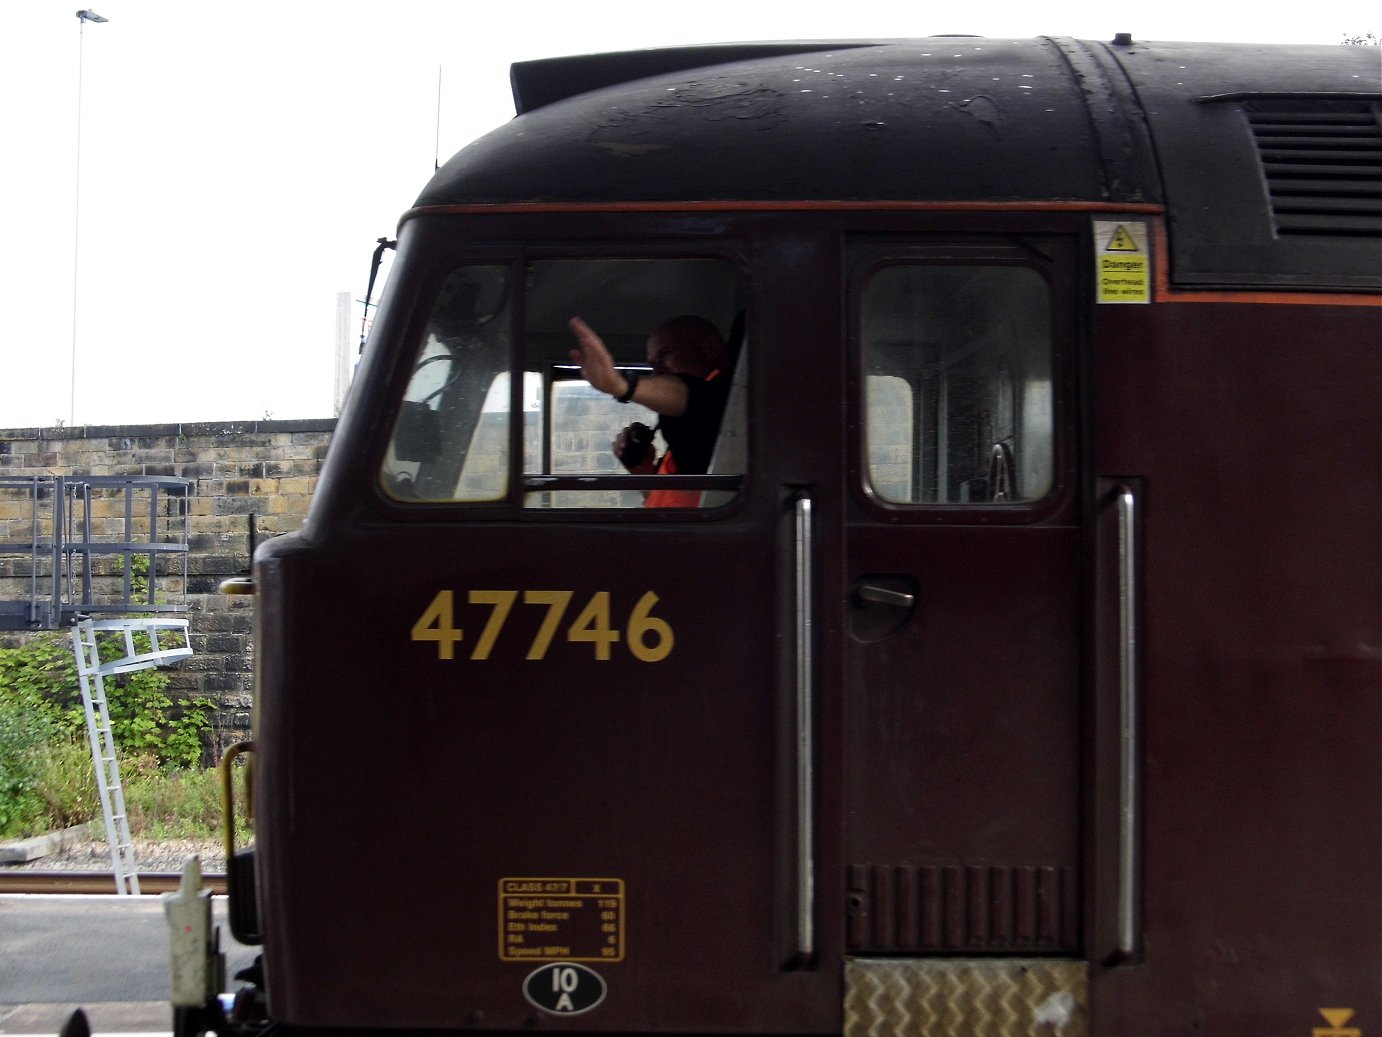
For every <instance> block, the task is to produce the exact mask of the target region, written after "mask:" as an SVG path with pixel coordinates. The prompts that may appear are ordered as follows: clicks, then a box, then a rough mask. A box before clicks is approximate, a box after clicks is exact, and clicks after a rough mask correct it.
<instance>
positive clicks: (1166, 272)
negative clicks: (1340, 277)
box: [1152, 220, 1382, 306]
mask: <svg viewBox="0 0 1382 1037" xmlns="http://www.w3.org/2000/svg"><path fill="white" fill-rule="evenodd" d="M1152 232H1153V233H1154V234H1155V235H1156V301H1157V302H1159V303H1160V302H1164V303H1182V302H1217V303H1251V304H1253V305H1257V306H1262V305H1268V306H1382V293H1374V292H1324V291H1310V290H1309V289H1305V290H1299V289H1298V290H1296V291H1264V290H1263V289H1261V288H1249V289H1244V290H1243V291H1226V290H1224V289H1214V290H1206V291H1199V290H1196V289H1187V288H1172V287H1171V269H1170V267H1171V263H1170V259H1169V258H1168V257H1169V256H1170V254H1171V252H1170V245H1169V239H1168V237H1167V234H1166V221H1165V220H1155V221H1153V227H1152Z"/></svg>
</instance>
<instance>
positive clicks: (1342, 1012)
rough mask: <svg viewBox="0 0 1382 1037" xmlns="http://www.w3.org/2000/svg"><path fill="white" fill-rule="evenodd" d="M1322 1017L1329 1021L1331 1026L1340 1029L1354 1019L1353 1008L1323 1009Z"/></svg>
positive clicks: (1321, 1011)
mask: <svg viewBox="0 0 1382 1037" xmlns="http://www.w3.org/2000/svg"><path fill="white" fill-rule="evenodd" d="M1320 1015H1322V1016H1324V1017H1325V1018H1326V1019H1328V1020H1329V1025H1330V1026H1332V1027H1334V1029H1336V1030H1337V1029H1338V1028H1339V1027H1341V1026H1343V1025H1344V1023H1346V1022H1348V1021H1349V1020H1350V1019H1352V1018H1353V1009H1352V1008H1321V1009H1320Z"/></svg>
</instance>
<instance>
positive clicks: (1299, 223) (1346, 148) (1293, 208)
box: [1245, 98, 1382, 238]
mask: <svg viewBox="0 0 1382 1037" xmlns="http://www.w3.org/2000/svg"><path fill="white" fill-rule="evenodd" d="M1245 114H1246V115H1247V119H1248V125H1249V127H1250V128H1251V130H1252V135H1253V140H1254V141H1255V142H1256V144H1257V155H1258V158H1259V159H1260V160H1261V162H1262V174H1263V177H1264V179H1265V180H1266V182H1267V190H1268V193H1269V196H1270V199H1271V208H1272V218H1273V220H1274V221H1275V225H1276V231H1277V233H1278V234H1346V235H1365V236H1368V237H1373V238H1382V124H1380V123H1379V121H1378V106H1377V105H1375V104H1367V103H1365V102H1361V101H1342V100H1340V101H1327V100H1310V99H1288V98H1283V99H1281V100H1277V101H1256V102H1253V103H1251V104H1249V105H1247V106H1246V110H1245Z"/></svg>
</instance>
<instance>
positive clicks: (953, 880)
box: [842, 239, 1081, 961]
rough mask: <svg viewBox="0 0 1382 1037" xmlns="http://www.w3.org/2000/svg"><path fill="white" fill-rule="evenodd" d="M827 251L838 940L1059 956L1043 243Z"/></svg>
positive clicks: (1069, 871)
mask: <svg viewBox="0 0 1382 1037" xmlns="http://www.w3.org/2000/svg"><path fill="white" fill-rule="evenodd" d="M1012 241H1013V239H1008V240H1006V241H1004V242H1003V243H1002V244H994V245H992V246H986V245H983V244H965V245H963V246H955V247H946V246H935V247H928V246H924V245H917V246H905V247H887V248H877V247H871V246H869V245H867V244H866V243H860V242H856V244H855V248H854V251H853V253H852V255H851V257H850V275H851V300H852V324H853V340H854V346H855V350H856V353H855V370H856V372H857V376H856V377H857V383H856V385H855V387H854V393H853V405H854V407H855V408H856V414H855V421H854V422H853V423H852V425H853V428H854V429H856V430H857V432H856V436H855V440H854V442H853V444H852V452H853V455H854V462H853V463H854V478H853V483H854V486H855V491H856V492H855V494H854V498H853V500H852V501H851V502H850V503H849V504H848V506H847V514H846V567H845V571H844V574H843V575H844V579H845V582H846V586H845V587H844V588H843V594H842V601H843V608H844V616H843V619H842V625H843V629H844V631H845V645H846V647H845V654H844V662H845V696H846V699H845V749H846V763H845V806H846V824H845V839H846V850H845V852H846V866H847V890H848V892H847V928H846V941H845V942H846V950H847V953H848V954H850V955H887V956H890V957H898V956H916V957H919V958H920V957H925V956H945V957H946V958H947V959H949V960H952V961H953V960H954V959H956V958H957V957H958V958H962V959H973V958H976V957H992V958H1006V959H1011V958H1025V957H1031V956H1055V957H1063V956H1064V957H1069V956H1074V955H1076V954H1077V953H1078V952H1079V949H1080V927H1081V919H1080V894H1079V889H1080V870H1079V869H1080V849H1081V826H1080V795H1079V776H1080V761H1079V753H1078V748H1079V736H1080V691H1079V688H1080V681H1079V651H1078V649H1079V644H1080V624H1079V617H1080V576H1079V548H1080V513H1079V494H1078V492H1077V481H1076V471H1077V466H1076V457H1077V443H1076V436H1075V427H1076V426H1075V421H1074V400H1075V394H1074V391H1073V387H1074V384H1075V379H1074V371H1073V361H1074V354H1075V349H1074V345H1073V334H1072V321H1071V317H1070V309H1071V303H1070V298H1071V291H1070V288H1069V285H1070V277H1069V273H1070V270H1071V268H1072V265H1073V259H1072V257H1073V252H1072V251H1071V250H1070V249H1069V248H1068V247H1067V245H1066V243H1065V242H1064V241H1061V240H1051V239H1047V240H1036V239H1031V240H1021V241H1017V242H1015V243H1013V244H1010V243H1009V242H1012Z"/></svg>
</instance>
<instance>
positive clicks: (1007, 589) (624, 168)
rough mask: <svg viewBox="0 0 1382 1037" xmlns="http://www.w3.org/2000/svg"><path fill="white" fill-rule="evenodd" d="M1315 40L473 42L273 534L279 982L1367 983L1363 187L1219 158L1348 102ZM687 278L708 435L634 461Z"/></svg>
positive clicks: (1247, 151) (1381, 438)
mask: <svg viewBox="0 0 1382 1037" xmlns="http://www.w3.org/2000/svg"><path fill="white" fill-rule="evenodd" d="M1349 50H1350V49H1349V48H1333V49H1332V50H1331V49H1329V48H1317V49H1314V50H1310V49H1308V48H1282V49H1275V50H1274V49H1269V48H1246V47H1245V48H1234V47H1211V46H1200V45H1169V44H1168V45H1143V44H1133V43H1127V42H1124V43H1120V44H1118V45H1104V44H1093V43H1079V42H1076V41H1069V40H1050V39H1043V40H1035V41H990V40H975V39H933V40H919V41H912V42H890V43H865V42H858V41H856V42H850V43H839V44H826V43H821V44H764V45H740V46H734V47H724V48H700V49H697V48H691V49H686V50H674V51H665V52H650V53H647V54H640V55H618V56H605V57H595V58H579V59H567V60H563V61H558V62H551V63H547V62H541V63H534V64H532V65H529V66H523V67H519V68H518V69H516V70H515V97H516V100H517V103H518V107H519V112H520V114H519V117H518V118H517V119H515V120H514V122H513V123H512V124H510V125H509V126H507V127H504V128H502V129H500V130H497V131H495V133H493V134H491V135H490V136H488V137H486V138H483V139H482V140H481V141H479V142H477V143H476V144H474V145H472V146H471V147H470V148H468V149H466V150H465V151H462V152H461V153H460V154H459V155H458V156H456V158H454V159H453V160H452V161H451V162H450V163H449V164H447V165H446V166H445V167H444V168H443V169H441V170H440V171H439V172H438V174H437V176H436V177H435V178H434V180H433V182H432V183H431V184H430V185H429V186H428V187H427V189H426V190H425V191H424V192H423V195H422V196H421V197H420V198H419V200H418V203H417V205H416V207H415V208H414V209H412V210H411V211H409V212H408V213H407V214H406V215H405V217H404V220H403V222H402V224H401V227H400V232H399V236H398V257H397V260H396V262H395V264H394V267H393V270H392V273H391V276H390V283H389V285H388V288H387V291H386V293H385V296H384V299H383V301H382V303H381V307H380V311H379V314H378V317H377V319H376V321H375V324H374V328H373V331H372V334H371V339H370V343H369V346H368V349H367V350H366V353H365V355H364V358H363V360H362V363H361V367H360V372H359V375H358V379H357V384H356V386H355V387H354V389H353V391H352V395H351V399H350V400H349V403H348V405H347V408H346V411H345V413H344V414H343V415H342V418H341V421H340V424H339V427H338V430H337V433H336V437H335V440H334V442H333V444H332V449H331V453H330V456H329V458H328V460H327V463H326V468H325V470H324V472H323V475H322V479H321V481H320V484H319V489H318V494H317V496H316V498H315V499H314V501H313V505H312V510H311V514H310V515H309V518H308V521H307V523H306V525H305V526H304V528H303V529H302V531H301V532H300V533H298V534H294V535H291V536H284V537H279V538H276V539H274V540H273V541H272V542H270V543H266V544H264V545H262V546H261V547H260V548H259V550H258V552H257V555H256V560H255V581H256V587H257V592H258V602H257V609H256V623H257V637H256V660H257V662H256V665H257V672H258V690H257V695H256V702H255V710H256V715H255V736H256V779H257V793H256V798H257V806H258V818H257V849H256V857H255V869H256V875H257V883H256V884H257V894H258V907H259V923H260V928H261V929H262V933H263V937H264V942H265V974H266V986H267V995H268V1002H269V1011H270V1015H271V1016H272V1018H273V1019H274V1021H275V1022H276V1023H277V1024H279V1025H280V1026H281V1027H282V1028H283V1031H284V1032H289V1033H298V1032H301V1033H325V1032H342V1033H345V1032H352V1031H355V1032H360V1031H364V1030H381V1029H388V1030H391V1031H408V1032H413V1031H417V1032H436V1031H450V1032H469V1033H487V1032H493V1033H502V1032H511V1031H514V1030H521V1029H528V1028H532V1027H537V1026H541V1027H543V1028H549V1029H554V1030H563V1031H572V1032H582V1033H597V1032H598V1033H653V1032H666V1033H683V1034H709V1033H737V1034H772V1033H780V1034H841V1033H844V1034H851V1035H854V1034H860V1035H862V1034H899V1035H900V1034H903V1033H913V1032H916V1033H960V1032H963V1033H974V1034H982V1033H1000V1032H1002V1033H1008V1032H1013V1033H1031V1034H1038V1033H1040V1034H1048V1033H1054V1034H1065V1035H1074V1034H1097V1035H1110V1034H1122V1033H1165V1032H1178V1031H1179V1030H1189V1029H1194V1028H1196V1027H1200V1028H1204V1029H1205V1030H1206V1031H1207V1032H1214V1033H1224V1034H1238V1033H1242V1034H1247V1033H1255V1032H1260V1029H1261V1026H1262V1025H1270V1026H1271V1027H1277V1028H1281V1029H1283V1031H1285V1030H1289V1029H1290V1028H1291V1027H1294V1026H1299V1027H1302V1028H1304V1027H1308V1026H1310V1025H1312V1024H1314V1025H1319V1023H1320V1020H1321V1017H1320V1016H1319V1014H1318V1013H1319V1011H1320V1010H1321V1008H1322V1007H1323V1008H1328V1009H1329V1010H1330V1011H1335V1010H1336V1006H1339V1007H1338V1008H1337V1010H1338V1011H1343V1010H1344V1009H1343V1007H1342V1006H1348V1008H1347V1010H1348V1012H1349V1013H1350V1014H1349V1015H1336V1016H1333V1017H1325V1018H1327V1019H1344V1020H1345V1021H1347V1019H1349V1018H1352V1019H1353V1020H1354V1024H1356V1025H1358V1026H1359V1027H1360V1028H1361V1029H1362V1031H1363V1032H1371V1030H1374V1029H1377V1028H1379V1027H1382V1018H1379V1017H1378V1015H1377V1005H1376V1003H1375V1001H1376V999H1375V993H1376V975H1377V968H1378V966H1379V963H1382V938H1379V934H1378V932H1377V931H1376V926H1375V924H1374V923H1375V920H1376V917H1377V912H1378V908H1379V904H1378V901H1377V885H1376V881H1375V879H1376V873H1377V865H1378V863H1379V855H1378V847H1379V845H1382V833H1380V832H1379V819H1380V818H1382V809H1380V808H1379V797H1378V788H1377V783H1376V780H1375V778H1376V763H1377V746H1378V744H1379V735H1380V734H1382V718H1379V710H1378V702H1377V697H1376V694H1375V692H1376V679H1377V676H1378V664H1377V658H1376V648H1375V646H1376V645H1377V644H1378V643H1379V634H1378V631H1377V629H1376V626H1377V624H1376V620H1377V617H1378V614H1379V608H1378V586H1379V583H1380V582H1382V581H1380V580H1379V557H1378V556H1379V548H1378V535H1377V527H1376V522H1375V518H1376V515H1377V513H1378V504H1379V489H1378V484H1377V480H1376V479H1375V478H1371V477H1369V478H1358V477H1357V473H1358V472H1359V471H1360V470H1362V471H1367V472H1371V473H1373V475H1375V474H1376V472H1377V470H1378V465H1379V458H1378V446H1379V443H1382V424H1380V423H1379V415H1378V406H1377V400H1378V398H1379V377H1378V359H1377V348H1376V347H1377V335H1376V332H1377V329H1378V318H1379V312H1382V311H1379V302H1380V301H1382V299H1380V297H1379V294H1378V292H1379V290H1382V270H1379V269H1378V248H1377V246H1378V243H1379V235H1382V215H1377V214H1371V215H1370V213H1371V210H1370V209H1368V208H1367V206H1368V204H1372V203H1368V202H1366V200H1364V201H1362V202H1359V201H1358V198H1363V199H1366V198H1367V197H1370V196H1369V195H1368V193H1367V191H1368V190H1370V188H1369V189H1364V190H1363V191H1362V192H1361V193H1359V191H1358V190H1357V189H1356V188H1355V187H1354V186H1352V185H1353V183H1354V181H1353V180H1352V179H1350V178H1351V177H1354V176H1355V174H1354V173H1348V172H1343V173H1339V169H1340V168H1347V169H1352V168H1354V166H1355V165H1358V163H1354V164H1352V165H1349V164H1347V163H1340V162H1336V161H1334V160H1333V159H1331V160H1329V163H1330V164H1331V166H1332V168H1333V170H1334V172H1335V173H1338V175H1337V176H1335V178H1334V181H1333V184H1334V186H1333V187H1332V188H1330V189H1329V190H1328V191H1327V190H1325V189H1324V188H1320V187H1318V186H1316V187H1310V188H1306V189H1305V193H1306V194H1311V196H1312V197H1314V198H1315V199H1316V200H1315V201H1312V202H1310V203H1309V204H1311V205H1314V206H1315V209H1316V210H1318V211H1315V212H1314V215H1313V216H1311V219H1308V220H1305V222H1304V224H1302V223H1300V222H1299V213H1298V209H1299V206H1298V205H1295V203H1292V202H1288V201H1283V200H1282V199H1283V198H1284V197H1285V193H1286V188H1280V189H1278V188H1276V187H1273V188H1270V189H1268V188H1267V187H1264V184H1266V183H1267V179H1266V178H1265V177H1264V176H1263V175H1262V171H1263V169H1264V168H1267V166H1271V168H1272V169H1276V170H1277V171H1278V172H1279V169H1278V167H1277V166H1272V165H1271V164H1272V162H1273V161H1274V160H1272V159H1270V158H1269V157H1264V154H1265V152H1264V145H1263V144H1262V140H1263V139H1264V136H1263V134H1266V135H1267V136H1268V137H1271V138H1272V139H1273V140H1276V141H1277V143H1278V144H1279V145H1280V146H1286V147H1289V146H1290V145H1287V144H1285V143H1284V142H1285V141H1286V140H1287V139H1288V138H1290V137H1292V134H1291V133H1288V132H1287V131H1285V130H1270V129H1266V130H1264V129H1263V128H1262V127H1263V126H1266V125H1269V124H1270V125H1278V126H1279V125H1281V123H1282V120H1285V122H1286V123H1288V124H1290V125H1296V126H1299V125H1300V124H1301V120H1303V121H1304V123H1307V124H1309V125H1311V126H1314V127H1315V129H1314V130H1310V131H1308V132H1307V131H1301V132H1302V133H1303V134H1304V135H1305V136H1307V137H1310V139H1311V140H1313V141H1314V144H1315V146H1316V148H1317V149H1318V147H1320V146H1322V145H1320V138H1321V136H1323V134H1322V133H1320V132H1317V131H1318V128H1319V127H1320V126H1327V127H1330V128H1331V129H1332V130H1333V131H1336V135H1338V134H1343V135H1345V136H1349V137H1350V139H1351V140H1353V141H1355V142H1357V141H1361V142H1362V143H1361V144H1359V145H1358V147H1361V148H1362V149H1363V150H1364V151H1365V152H1366V149H1367V148H1369V147H1374V150H1375V146H1374V145H1372V144H1371V143H1369V142H1370V141H1372V140H1373V139H1374V138H1375V137H1376V138H1377V139H1378V140H1379V141H1382V136H1379V133H1382V131H1378V130H1377V125H1378V124H1377V116H1378V104H1379V96H1378V95H1379V91H1378V89H1377V88H1378V83H1377V82H1376V77H1375V76H1373V78H1372V79H1369V78H1368V77H1369V75H1371V74H1372V73H1375V71H1376V70H1375V68H1373V67H1372V65H1370V64H1369V63H1368V60H1367V56H1366V55H1355V54H1352V53H1345V52H1347V51H1349ZM1335 51H1338V52H1340V53H1335ZM1326 52H1327V53H1326ZM1374 64H1375V63H1374ZM1172 66H1174V67H1172ZM1369 70H1371V72H1370V71H1369ZM1144 105H1145V106H1146V107H1144ZM1283 113H1284V114H1283ZM1302 113H1304V114H1302ZM1273 119H1275V120H1277V122H1275V123H1273V122H1272V120H1273ZM1292 119H1295V120H1297V121H1296V122H1295V123H1291V120H1292ZM1369 120H1371V121H1370V122H1369ZM1345 126H1346V127H1350V129H1348V130H1346V131H1344V130H1340V127H1345ZM1369 127H1371V129H1369ZM1355 131H1356V132H1355ZM1272 134H1276V136H1275V137H1272ZM1369 134H1372V136H1369ZM1209 141H1213V142H1214V148H1213V149H1208V150H1206V149H1207V142H1209ZM1352 146H1353V145H1350V147H1352ZM1378 146H1382V145H1378ZM1196 149H1199V150H1198V151H1196ZM1266 150H1268V151H1269V150H1271V149H1270V148H1267V149H1266ZM1190 154H1199V155H1200V156H1201V165H1202V167H1203V168H1200V169H1194V168H1192V167H1193V163H1192V162H1190V161H1189V159H1188V158H1187V156H1188V155H1190ZM1369 154H1371V153H1370V152H1369ZM1312 161H1315V159H1311V158H1309V157H1306V158H1303V159H1302V158H1300V157H1299V156H1297V161H1296V162H1295V164H1296V165H1301V164H1302V163H1303V164H1304V165H1305V166H1306V167H1309V168H1316V167H1312V166H1310V163H1311V162H1312ZM1264 164H1266V165H1264ZM1364 164H1365V163H1364ZM1286 175H1289V174H1286ZM1375 175H1376V174H1375V173H1371V174H1369V173H1366V171H1364V172H1362V173H1358V174H1357V176H1361V177H1363V178H1364V179H1366V177H1368V176H1372V177H1374V178H1375ZM1313 179H1314V180H1318V179H1319V178H1318V177H1315V178H1313ZM1293 183H1297V184H1298V183H1299V178H1298V180H1297V181H1293ZM1329 191H1332V192H1333V194H1332V195H1329V199H1332V200H1326V201H1325V202H1323V203H1321V202H1319V200H1318V199H1319V197H1320V196H1321V194H1329ZM1312 192H1313V194H1312ZM1355 195H1356V196H1357V197H1355ZM1340 196H1342V197H1343V200H1342V201H1340V200H1339V198H1340ZM1221 202H1222V208H1221V209H1219V208H1216V206H1219V205H1220V203H1221ZM1373 207H1374V208H1375V204H1374V206H1373ZM1321 213H1323V215H1321ZM1316 217H1318V218H1316ZM1293 220H1296V221H1297V222H1295V223H1292V221H1293ZM1224 235H1234V236H1235V237H1234V247H1233V248H1227V247H1225V246H1224V240H1223V239H1224ZM684 314H693V315H696V316H698V317H700V318H703V319H704V320H705V321H708V322H709V323H710V324H711V325H713V326H714V327H715V328H716V330H717V332H718V334H719V336H720V338H721V339H722V340H723V341H724V345H725V352H724V357H725V359H724V361H723V363H722V365H721V368H720V369H719V370H718V371H717V372H716V377H719V378H723V379H725V380H726V381H727V382H728V383H729V387H728V389H727V391H726V393H725V400H726V401H727V402H725V403H724V405H723V415H717V417H716V420H715V421H714V426H715V435H714V437H713V438H714V445H713V448H712V449H711V451H710V453H711V459H710V461H709V462H708V463H707V464H706V465H705V466H704V470H697V471H689V472H688V471H678V472H676V473H672V474H668V473H665V472H664V473H661V474H630V473H629V472H627V471H625V469H624V466H623V465H622V464H621V463H620V462H619V460H618V459H617V458H616V457H615V456H614V454H613V453H612V451H611V442H612V441H613V440H614V439H615V437H616V436H617V435H618V434H619V433H620V431H621V430H622V429H624V428H625V427H627V426H630V425H632V424H633V423H635V422H637V423H639V424H642V425H644V426H646V427H648V428H655V427H657V426H658V425H659V422H660V421H662V420H663V418H662V416H661V415H659V414H657V413H654V412H652V411H650V410H648V409H646V408H645V407H643V406H642V405H641V404H640V402H639V399H640V397H638V396H637V395H636V394H635V393H634V383H635V381H636V380H637V378H638V377H648V376H650V375H651V373H652V372H651V370H650V369H649V363H648V361H649V357H648V353H647V342H648V339H649V336H650V334H651V333H652V332H653V331H654V329H656V328H657V327H658V326H659V325H660V324H661V322H663V321H665V320H667V319H668V318H671V317H676V316H678V315H684ZM573 317H580V318H582V319H583V320H584V321H585V322H586V323H587V324H588V325H589V326H590V327H591V328H593V329H594V330H595V331H596V332H597V333H598V334H599V336H600V337H601V339H602V340H603V341H604V343H605V345H606V346H607V347H608V350H609V353H610V355H611V358H612V362H613V364H614V366H615V368H616V370H618V371H620V372H621V373H622V374H623V378H622V380H621V381H620V383H619V384H625V383H626V384H628V386H629V393H628V394H625V395H630V394H632V398H631V399H629V400H621V399H620V398H619V397H618V396H616V395H615V394H613V393H610V392H607V391H602V390H600V389H597V388H595V387H594V385H593V383H592V382H591V381H589V380H587V378H586V377H585V376H583V374H582V370H581V366H580V364H579V363H578V362H576V361H573V358H572V350H573V349H574V348H575V347H576V339H575V337H574V336H573V333H572V331H571V328H570V325H569V322H570V320H571V318H573ZM666 449H667V442H666V440H665V437H662V436H660V437H659V438H658V439H657V440H656V450H657V451H658V453H665V452H666ZM1345 453H1347V454H1348V455H1349V456H1352V457H1354V458H1355V459H1356V462H1355V464H1353V465H1349V466H1346V467H1339V466H1337V465H1335V464H1334V461H1335V460H1336V459H1337V458H1338V457H1339V456H1343V454H1345ZM1325 459H1328V463H1325ZM1359 465H1362V468H1361V469H1360V468H1359V467H1358V466H1359ZM1272 487H1276V488H1277V489H1278V491H1280V492H1277V493H1275V494H1274V493H1272V491H1271V489H1270V488H1272ZM664 490H674V491H677V494H678V495H677V496H676V497H675V498H674V500H675V502H676V503H674V504H672V505H671V506H665V507H659V506H650V505H652V504H653V503H654V499H653V498H654V495H656V494H658V493H660V492H662V491H664ZM1268 496H1272V497H1273V498H1274V501H1273V503H1272V504H1271V505H1270V506H1264V498H1265V497H1268ZM1369 516H1370V517H1369ZM1367 646H1373V647H1371V648H1369V647H1367ZM1370 653H1371V654H1370ZM1325 747H1328V748H1327V751H1326V749H1325ZM1338 790H1348V794H1347V795H1338V794H1337V791H1338ZM1312 827H1313V828H1316V829H1318V830H1320V831H1325V830H1327V831H1328V833H1329V835H1328V843H1329V846H1328V852H1325V847H1324V846H1323V844H1321V843H1320V842H1318V841H1317V840H1315V839H1313V838H1311V837H1307V836H1306V835H1305V834H1304V832H1305V830H1306V829H1308V828H1312ZM376 846H377V847H381V849H380V850H378V851H376V852H373V853H372V852H371V850H370V849H369V848H370V847H376ZM343 855H344V859H343ZM328 864H329V867H324V866H325V865H328ZM1331 889H1333V890H1339V891H1344V892H1341V893H1340V894H1339V895H1337V896H1334V895H1327V894H1326V891H1327V890H1331ZM381 962H386V963H388V964H387V968H381V967H380V963H381ZM1245 963H1250V964H1245ZM908 1020H911V1022H908ZM1340 1025H1342V1024H1340ZM913 1026H914V1027H916V1028H915V1029H909V1028H908V1027H913ZM986 1027H987V1028H986Z"/></svg>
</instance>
